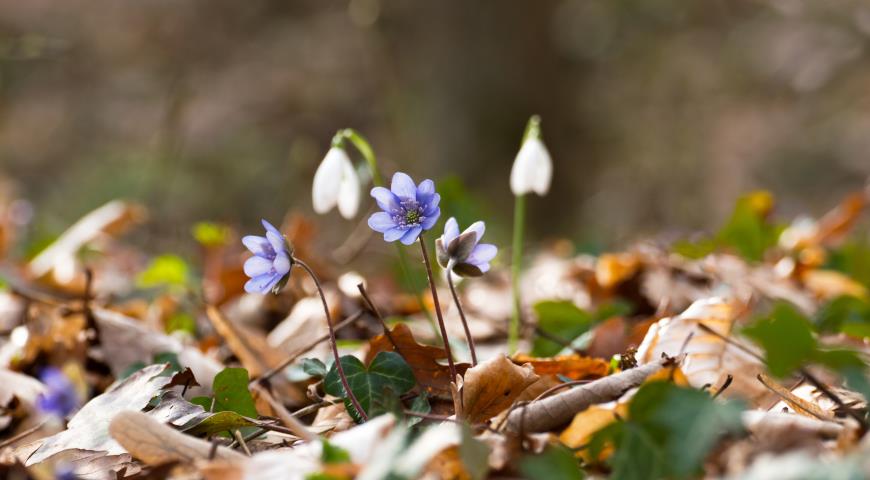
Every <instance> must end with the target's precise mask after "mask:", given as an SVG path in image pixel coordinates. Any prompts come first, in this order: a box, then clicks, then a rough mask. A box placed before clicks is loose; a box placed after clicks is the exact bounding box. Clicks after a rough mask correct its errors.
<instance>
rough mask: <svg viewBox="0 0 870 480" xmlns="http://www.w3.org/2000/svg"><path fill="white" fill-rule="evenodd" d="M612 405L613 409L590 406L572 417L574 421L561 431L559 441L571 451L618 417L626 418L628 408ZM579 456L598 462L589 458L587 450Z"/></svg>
mask: <svg viewBox="0 0 870 480" xmlns="http://www.w3.org/2000/svg"><path fill="white" fill-rule="evenodd" d="M614 405H615V408H608V407H602V406H599V405H592V406H591V407H589V408H587V409H586V410H583V411H582V412H580V413H578V414H577V415H574V420H571V424H570V425H568V428H566V429H565V430H563V431H562V433H561V434H560V435H559V441H560V442H562V443H563V444H564V445H565V446H566V447H568V448H572V449H576V448H580V447H582V446H584V445H587V444H588V443H589V440H590V439H591V438H592V435H593V434H594V433H595V432H597V431H599V430H601V429H602V428H604V427H606V426H608V425H610V424H611V423H613V422H614V421H615V420H616V419H617V418H619V417H620V416H621V417H623V418H624V417H626V416H627V413H628V408H627V405H626V404H623V403H618V404H614ZM617 412H618V413H617ZM580 454H581V455H582V456H583V458H584V459H585V460H586V461H590V462H591V461H594V460H598V459H593V458H591V457H590V456H589V449H583V450H582V451H581V452H580ZM605 454H606V452H602V456H606V455H605Z"/></svg>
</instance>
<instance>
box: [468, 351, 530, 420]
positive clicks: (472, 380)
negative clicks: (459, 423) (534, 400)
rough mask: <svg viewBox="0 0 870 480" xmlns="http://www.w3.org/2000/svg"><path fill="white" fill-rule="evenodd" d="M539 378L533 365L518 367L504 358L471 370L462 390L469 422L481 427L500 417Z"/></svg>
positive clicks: (496, 358)
mask: <svg viewBox="0 0 870 480" xmlns="http://www.w3.org/2000/svg"><path fill="white" fill-rule="evenodd" d="M538 378H540V377H538V375H536V374H535V372H534V371H533V370H532V367H531V365H523V366H519V365H516V364H514V362H512V361H511V360H510V359H509V358H508V357H506V356H504V355H501V356H498V357H495V358H492V359H490V360H487V361H485V362H481V363H479V364H478V365H477V366H476V367H472V368H469V369H468V370H467V371H466V372H465V376H464V377H463V385H462V390H461V394H462V408H463V415H464V417H465V419H466V420H468V421H469V422H471V423H480V422H485V421H487V420H489V419H490V418H492V417H494V416H496V415H498V414H499V413H501V412H502V411H504V410H506V409H508V408H510V406H511V405H512V404H513V402H514V400H516V398H517V397H519V396H520V394H522V393H523V391H525V389H526V388H528V387H529V386H530V385H532V384H533V383H535V382H536V381H538Z"/></svg>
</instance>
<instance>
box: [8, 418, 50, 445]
mask: <svg viewBox="0 0 870 480" xmlns="http://www.w3.org/2000/svg"><path fill="white" fill-rule="evenodd" d="M47 421H48V420H43V421H41V422H39V423H37V424H36V425H34V426H32V427H30V428H28V429H27V430H25V431H23V432H21V433H19V434H18V435H15V436H14V437H12V438H7V439H6V440H3V441H2V442H0V448H5V447H7V446H9V445H12V444H13V443H15V442H17V441H18V440H21V439H22V438H24V437H26V436H28V435H30V434H31V433H33V432H35V431H37V430H39V429H40V428H41V427H42V426H43V425H45V422H47Z"/></svg>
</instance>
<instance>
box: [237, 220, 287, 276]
mask: <svg viewBox="0 0 870 480" xmlns="http://www.w3.org/2000/svg"><path fill="white" fill-rule="evenodd" d="M263 227H265V228H266V236H265V237H259V236H257V235H248V236H246V237H244V238H242V243H244V244H245V247H247V248H248V250H250V251H251V253H253V254H254V256H253V257H251V258H249V259H248V260H246V261H245V275H247V276H249V277H251V279H250V280H248V282H247V283H245V291H246V292H248V293H269V292H272V293H278V291H279V290H281V287H283V286H284V284H286V283H287V277H289V273H290V267H291V266H293V259H292V258H293V252H292V251H291V249H290V246H289V245H287V241H286V240H284V236H283V235H281V232H279V231H278V229H277V228H275V227H274V226H272V224H271V223H269V222H267V221H265V220H263Z"/></svg>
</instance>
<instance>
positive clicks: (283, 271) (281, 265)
mask: <svg viewBox="0 0 870 480" xmlns="http://www.w3.org/2000/svg"><path fill="white" fill-rule="evenodd" d="M291 266H292V263H291V262H290V256H289V255H287V253H285V252H278V254H277V255H275V261H274V262H272V268H274V271H275V273H277V274H278V275H279V276H281V277H283V276H284V275H287V273H289V272H290V267H291ZM252 276H253V275H252Z"/></svg>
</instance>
